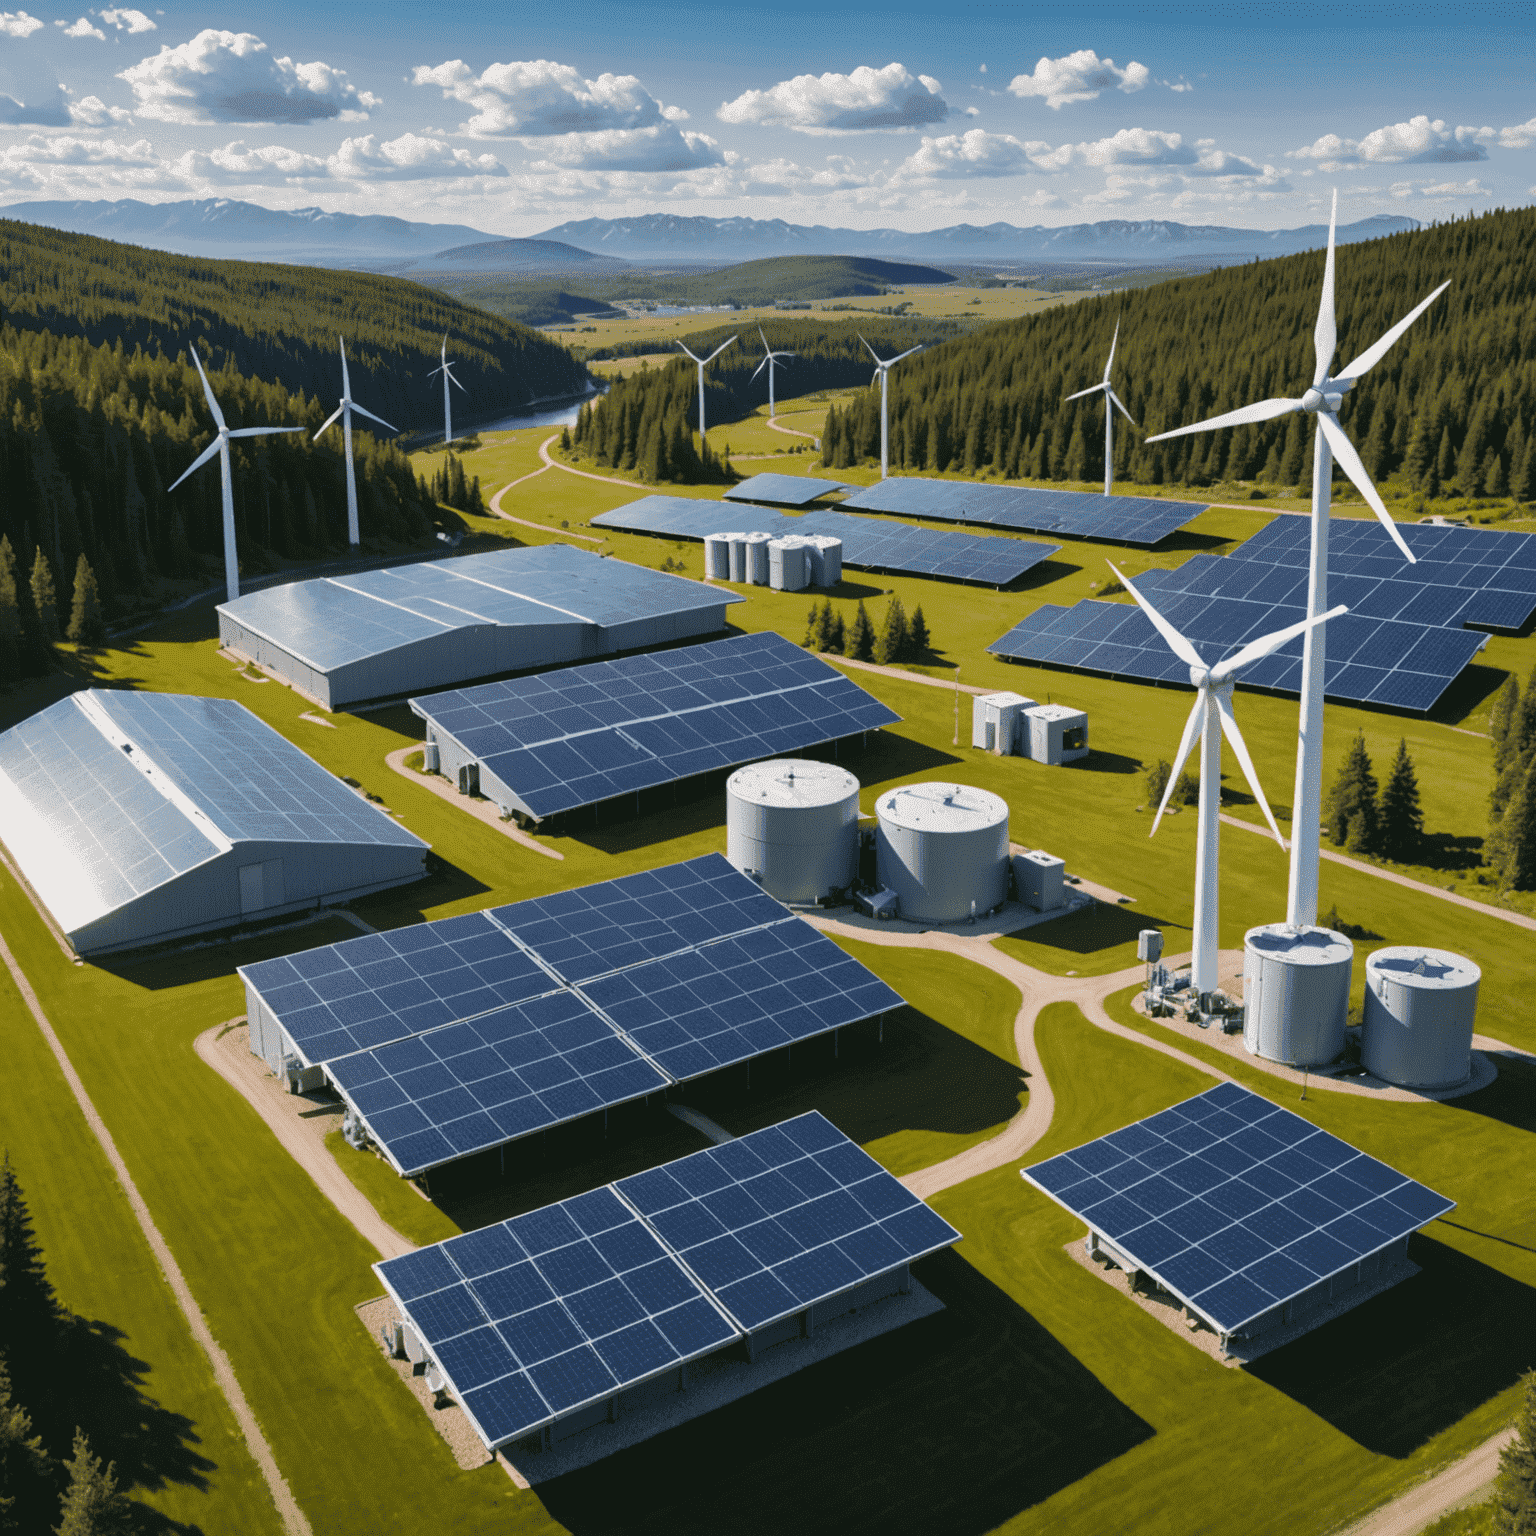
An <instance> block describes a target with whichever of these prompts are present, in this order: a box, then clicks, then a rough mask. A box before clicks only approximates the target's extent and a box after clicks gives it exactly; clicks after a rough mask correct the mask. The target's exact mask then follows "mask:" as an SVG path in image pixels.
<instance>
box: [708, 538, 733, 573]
mask: <svg viewBox="0 0 1536 1536" xmlns="http://www.w3.org/2000/svg"><path fill="white" fill-rule="evenodd" d="M728 537H729V535H728V534H724V533H706V534H705V535H704V574H705V576H707V577H709V578H711V579H712V580H714V581H729V580H730V579H731V552H730V548H729V546H728V545H727V544H726V540H727V538H728Z"/></svg>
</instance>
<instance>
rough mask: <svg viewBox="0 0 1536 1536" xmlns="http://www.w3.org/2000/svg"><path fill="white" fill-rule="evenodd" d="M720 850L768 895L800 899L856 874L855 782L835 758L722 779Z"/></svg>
mask: <svg viewBox="0 0 1536 1536" xmlns="http://www.w3.org/2000/svg"><path fill="white" fill-rule="evenodd" d="M725 837H726V848H725V856H726V858H727V859H729V860H730V861H731V863H732V864H734V865H735V866H736V868H737V869H739V870H741V871H742V873H743V874H747V875H752V876H754V877H755V878H756V879H757V880H758V881H759V882H760V883H761V884H762V887H763V889H764V890H765V891H767V892H768V894H769V895H770V896H777V897H778V899H779V900H780V901H792V902H796V903H800V904H804V905H809V904H810V903H811V902H814V901H819V900H820V899H821V898H822V897H824V896H829V895H831V893H832V892H833V891H845V890H847V889H848V887H849V886H851V885H852V884H853V883H854V880H855V878H856V877H857V875H858V872H859V781H858V780H857V779H856V778H854V776H853V775H852V774H851V773H849V772H848V770H847V769H846V768H839V767H837V765H836V764H834V763H817V762H810V761H805V762H801V761H790V760H785V759H779V760H777V761H774V762H767V763H751V764H749V765H748V766H747V767H745V768H738V769H737V770H736V772H735V773H733V774H732V775H731V776H730V778H729V779H727V780H726V783H725Z"/></svg>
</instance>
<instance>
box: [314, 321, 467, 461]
mask: <svg viewBox="0 0 1536 1536" xmlns="http://www.w3.org/2000/svg"><path fill="white" fill-rule="evenodd" d="M438 374H442V376H443V445H444V446H445V447H446V446H447V445H448V444H449V443H451V442H452V441H453V401H452V400H450V399H449V398H448V383H449V380H450V379H451V380H452V381H453V384H454V386H455V387H456V388H458V389H464V386H463V385H462V384H460V383H459V381H458V380H457V379H455V378H454V377H453V364H452V363H450V362H449V361H448V333H447V331H444V332H443V362H442V366H441V367H440V368H434V369H433V370H432V372H431V373H429V374H428V375H427V377H428V378H429V379H435V378H436V377H437V376H438ZM464 393H465V394H468V393H469V391H468V390H467V389H466V390H464ZM359 409H361V407H359ZM363 414H364V415H365V416H366V415H367V414H368V413H367V412H366V411H364V412H363ZM332 419H333V420H334V419H335V418H334V417H333V418H332ZM374 420H375V421H377V420H378V417H377V416H375V417H374Z"/></svg>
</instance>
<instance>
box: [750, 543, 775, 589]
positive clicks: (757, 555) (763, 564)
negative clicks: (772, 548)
mask: <svg viewBox="0 0 1536 1536" xmlns="http://www.w3.org/2000/svg"><path fill="white" fill-rule="evenodd" d="M769 537H770V535H768V534H766V533H749V534H748V535H747V536H746V546H747V580H748V581H750V582H751V583H752V585H753V586H754V587H766V586H767V585H768V539H769Z"/></svg>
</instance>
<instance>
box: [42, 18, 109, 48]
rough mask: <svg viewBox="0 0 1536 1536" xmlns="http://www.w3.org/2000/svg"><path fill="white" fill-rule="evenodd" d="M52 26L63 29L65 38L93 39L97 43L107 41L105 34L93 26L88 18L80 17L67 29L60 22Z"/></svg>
mask: <svg viewBox="0 0 1536 1536" xmlns="http://www.w3.org/2000/svg"><path fill="white" fill-rule="evenodd" d="M54 26H56V27H64V36H65V37H94V38H95V39H96V41H97V42H99V43H104V42H106V40H107V34H106V33H105V32H103V31H102V30H101V28H100V27H98V26H96V25H94V24H93V23H92V21H91V19H90V17H88V16H82V17H81V18H80V19H79V21H74V22H71V23H70V24H69V25H68V26H67V27H65V26H64V23H63V22H62V21H56V22H54Z"/></svg>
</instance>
